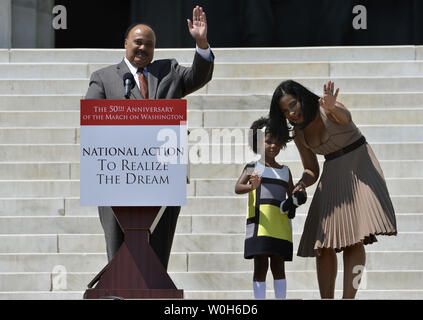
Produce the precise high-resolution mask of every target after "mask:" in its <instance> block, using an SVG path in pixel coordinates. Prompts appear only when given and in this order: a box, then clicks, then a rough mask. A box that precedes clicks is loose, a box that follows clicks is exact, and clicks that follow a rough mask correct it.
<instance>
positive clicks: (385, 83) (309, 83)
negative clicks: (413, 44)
mask: <svg viewBox="0 0 423 320" xmlns="http://www.w3.org/2000/svg"><path fill="white" fill-rule="evenodd" d="M292 80H295V81H297V82H299V83H301V84H302V85H303V86H305V87H307V88H308V89H309V90H311V91H313V92H315V93H316V94H318V95H321V94H322V91H323V85H324V84H325V83H327V82H328V81H329V80H332V81H334V82H335V86H336V87H337V88H340V91H341V92H357V91H360V92H374V91H377V92H392V91H400V92H415V91H421V88H422V85H423V77H411V76H407V77H350V78H346V77H330V78H329V77H320V78H317V77H315V78H305V77H304V78H294V77H292ZM280 83H281V79H280V78H260V79H257V78H213V80H211V81H210V82H209V83H208V84H207V87H206V93H207V94H221V93H225V94H242V93H244V94H245V93H246V92H254V93H255V94H273V91H274V90H275V88H276V87H277V86H278V85H279V84H280ZM0 93H2V92H1V91H0ZM23 93H25V92H23Z"/></svg>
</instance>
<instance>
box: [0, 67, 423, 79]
mask: <svg viewBox="0 0 423 320" xmlns="http://www.w3.org/2000/svg"><path fill="white" fill-rule="evenodd" d="M416 67H418V66H417V65H416ZM88 72H89V67H88V64H82V63H37V64H34V63H1V64H0V79H8V80H10V79H45V80H47V79H73V78H77V79H81V78H87V79H88V78H89V76H90V74H91V73H88Z"/></svg>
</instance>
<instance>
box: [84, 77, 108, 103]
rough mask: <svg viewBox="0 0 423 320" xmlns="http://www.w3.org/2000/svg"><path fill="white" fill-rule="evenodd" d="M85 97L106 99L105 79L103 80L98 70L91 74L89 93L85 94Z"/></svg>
mask: <svg viewBox="0 0 423 320" xmlns="http://www.w3.org/2000/svg"><path fill="white" fill-rule="evenodd" d="M85 99H106V93H105V92H104V86H103V81H102V80H101V78H100V76H99V74H98V72H93V73H92V74H91V78H90V84H89V87H88V91H87V94H86V95H85Z"/></svg>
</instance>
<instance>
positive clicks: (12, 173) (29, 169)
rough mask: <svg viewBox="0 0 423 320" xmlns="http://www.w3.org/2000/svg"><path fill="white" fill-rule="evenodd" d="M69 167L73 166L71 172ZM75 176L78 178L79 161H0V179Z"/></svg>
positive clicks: (45, 178) (66, 177) (47, 178)
mask: <svg viewBox="0 0 423 320" xmlns="http://www.w3.org/2000/svg"><path fill="white" fill-rule="evenodd" d="M71 168H73V171H74V172H73V174H72V173H71ZM75 177H77V178H78V179H79V163H78V164H76V163H69V162H38V163H19V162H10V163H0V179H1V180H14V179H17V180H52V179H54V180H63V179H72V178H75Z"/></svg>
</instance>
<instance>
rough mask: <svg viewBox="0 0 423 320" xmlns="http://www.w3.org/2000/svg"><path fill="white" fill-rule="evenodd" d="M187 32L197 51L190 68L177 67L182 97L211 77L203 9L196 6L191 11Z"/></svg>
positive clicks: (211, 71) (210, 60)
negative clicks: (181, 86)
mask: <svg viewBox="0 0 423 320" xmlns="http://www.w3.org/2000/svg"><path fill="white" fill-rule="evenodd" d="M187 23H188V30H189V33H190V34H191V36H192V37H193V38H194V40H195V43H196V46H197V49H196V52H195V56H194V61H193V63H192V66H191V68H184V67H181V66H179V65H178V67H179V68H178V69H179V70H178V72H179V73H180V74H181V76H182V79H183V84H184V86H183V95H184V96H185V95H187V94H190V93H192V92H194V91H196V90H198V89H200V88H201V87H202V86H204V85H205V84H206V83H207V82H209V81H210V80H211V78H212V75H213V67H214V55H213V52H211V50H210V46H209V43H208V41H207V18H206V13H205V12H204V11H203V8H201V7H199V6H196V7H195V8H194V9H193V11H192V21H191V20H189V19H187Z"/></svg>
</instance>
